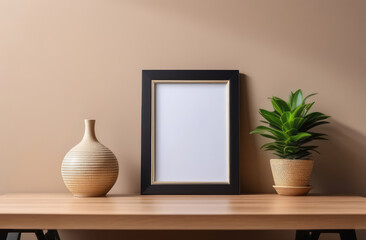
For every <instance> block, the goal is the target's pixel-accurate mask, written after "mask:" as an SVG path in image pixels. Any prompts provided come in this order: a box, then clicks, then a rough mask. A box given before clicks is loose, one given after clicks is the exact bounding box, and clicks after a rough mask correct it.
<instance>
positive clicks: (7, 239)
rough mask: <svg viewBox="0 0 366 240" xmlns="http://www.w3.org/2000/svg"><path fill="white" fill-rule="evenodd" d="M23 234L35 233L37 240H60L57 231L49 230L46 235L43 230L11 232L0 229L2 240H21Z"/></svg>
mask: <svg viewBox="0 0 366 240" xmlns="http://www.w3.org/2000/svg"><path fill="white" fill-rule="evenodd" d="M22 232H27V233H34V234H36V236H37V240H60V236H59V235H58V232H57V230H48V231H47V233H46V234H44V233H43V230H21V229H19V230H9V229H0V240H20V237H21V235H22Z"/></svg>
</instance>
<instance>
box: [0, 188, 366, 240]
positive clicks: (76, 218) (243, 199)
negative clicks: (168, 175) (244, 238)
mask: <svg viewBox="0 0 366 240" xmlns="http://www.w3.org/2000/svg"><path fill="white" fill-rule="evenodd" d="M0 229H13V230H14V229H105V230H107V229H119V230H122V229H138V230H148V229H164V230H168V229H175V230H192V229H200V230H210V229H215V230H218V229H222V230H238V229H240V230H249V229H250V230H255V229H261V230H274V229H275V230H280V229H294V230H316V229H328V230H332V229H366V199H365V198H363V197H356V196H347V197H346V196H307V197H284V196H278V195H233V196H231V195H230V196H227V195H220V196H202V195H200V196H161V195H160V196H157V195H155V196H151V195H150V196H149V195H144V196H140V195H126V196H110V197H107V198H74V197H72V196H71V195H70V194H6V195H2V196H0ZM300 233H301V231H299V234H300ZM298 239H301V238H298ZM302 239H306V238H302ZM347 239H348V238H347ZM349 239H351V238H349Z"/></svg>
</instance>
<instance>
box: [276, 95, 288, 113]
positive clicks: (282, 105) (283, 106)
mask: <svg viewBox="0 0 366 240" xmlns="http://www.w3.org/2000/svg"><path fill="white" fill-rule="evenodd" d="M272 106H273V109H274V110H275V111H276V112H278V113H279V114H282V113H284V112H286V111H290V108H289V107H288V105H287V103H286V102H285V101H284V100H282V99H281V98H278V97H272Z"/></svg>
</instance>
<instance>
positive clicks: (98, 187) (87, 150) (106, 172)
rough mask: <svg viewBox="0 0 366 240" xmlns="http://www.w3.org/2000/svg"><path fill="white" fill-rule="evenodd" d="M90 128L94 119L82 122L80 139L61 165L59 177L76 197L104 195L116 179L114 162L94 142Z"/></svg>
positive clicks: (107, 152) (111, 157)
mask: <svg viewBox="0 0 366 240" xmlns="http://www.w3.org/2000/svg"><path fill="white" fill-rule="evenodd" d="M94 126H95V120H85V133H84V137H83V139H82V140H81V142H80V143H79V144H78V145H76V146H75V147H74V148H72V149H71V150H70V151H69V152H68V153H67V154H66V156H65V158H64V160H63V162H62V168H61V172H62V178H63V180H64V183H65V185H66V187H67V188H68V189H69V190H70V192H72V194H73V195H74V196H76V197H100V196H105V195H106V194H107V192H109V190H110V189H111V188H112V187H113V185H114V183H115V182H116V180H117V177H118V170H119V168H118V162H117V159H116V157H115V156H114V154H113V152H112V151H111V150H109V149H108V148H107V147H105V146H104V145H103V144H101V143H100V142H99V141H98V140H97V138H96V136H95V131H94Z"/></svg>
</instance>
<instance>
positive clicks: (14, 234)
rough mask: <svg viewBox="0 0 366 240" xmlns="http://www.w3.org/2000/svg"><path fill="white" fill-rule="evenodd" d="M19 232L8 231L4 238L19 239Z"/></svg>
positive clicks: (7, 239) (8, 239)
mask: <svg viewBox="0 0 366 240" xmlns="http://www.w3.org/2000/svg"><path fill="white" fill-rule="evenodd" d="M21 235H22V233H21V232H8V234H7V236H6V240H20V236H21Z"/></svg>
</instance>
